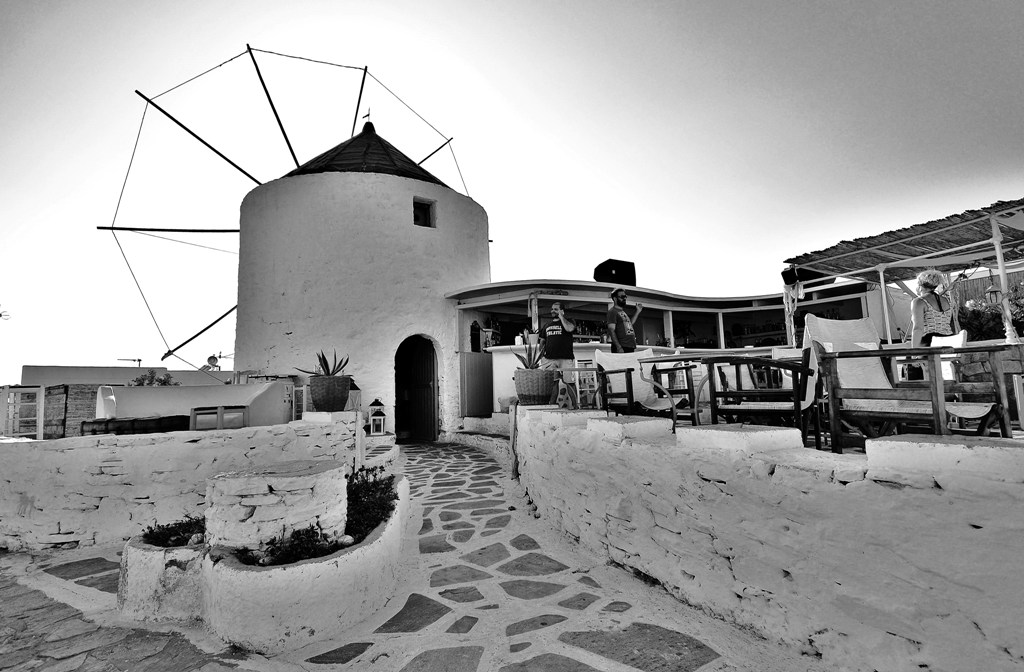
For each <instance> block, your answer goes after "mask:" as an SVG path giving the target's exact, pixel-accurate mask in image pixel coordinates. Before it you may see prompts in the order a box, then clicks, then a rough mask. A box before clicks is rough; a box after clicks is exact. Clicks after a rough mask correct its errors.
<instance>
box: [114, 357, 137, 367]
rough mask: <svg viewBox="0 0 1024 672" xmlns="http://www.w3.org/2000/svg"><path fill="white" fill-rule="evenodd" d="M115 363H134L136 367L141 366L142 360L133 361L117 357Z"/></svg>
mask: <svg viewBox="0 0 1024 672" xmlns="http://www.w3.org/2000/svg"><path fill="white" fill-rule="evenodd" d="M117 361H119V362H135V365H136V366H142V360H141V359H133V358H130V357H129V358H122V357H118V359H117Z"/></svg>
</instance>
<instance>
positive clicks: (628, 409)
mask: <svg viewBox="0 0 1024 672" xmlns="http://www.w3.org/2000/svg"><path fill="white" fill-rule="evenodd" d="M661 360H666V361H661ZM594 363H595V364H596V365H597V369H598V378H599V394H600V398H601V408H603V409H604V410H606V411H614V412H616V413H621V414H627V415H634V414H653V415H669V416H670V417H671V418H672V420H673V423H672V424H673V431H674V428H675V423H676V420H677V415H678V414H680V413H683V414H685V415H688V416H690V418H691V421H692V422H693V424H697V423H698V420H697V416H696V400H695V398H694V395H693V390H694V385H693V375H692V372H693V366H692V365H688V364H685V363H683V362H679V361H671V358H670V357H669V358H658V357H654V351H653V350H651V349H650V348H647V349H645V350H638V351H636V352H631V353H608V352H604V351H601V350H597V351H595V352H594ZM680 377H681V379H682V380H678V379H679V378H680ZM673 380H674V382H673Z"/></svg>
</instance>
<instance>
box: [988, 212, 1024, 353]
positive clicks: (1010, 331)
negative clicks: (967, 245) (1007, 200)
mask: <svg viewBox="0 0 1024 672" xmlns="http://www.w3.org/2000/svg"><path fill="white" fill-rule="evenodd" d="M988 221H989V223H990V224H991V225H992V244H993V245H994V246H995V248H996V263H997V264H999V287H1000V289H1001V290H1002V295H1003V298H1002V300H1001V301H1000V304H1001V307H1002V309H1003V328H1004V329H1005V330H1006V343H1007V344H1008V345H1020V337H1018V336H1017V330H1016V329H1014V328H1013V313H1012V312H1011V310H1010V299H1009V297H1008V296H1007V295H1006V294H1007V290H1008V289H1009V286H1010V285H1009V282H1007V280H1006V260H1005V259H1004V258H1003V232H1002V231H1000V230H999V222H997V221H996V218H995V217H989V218H988Z"/></svg>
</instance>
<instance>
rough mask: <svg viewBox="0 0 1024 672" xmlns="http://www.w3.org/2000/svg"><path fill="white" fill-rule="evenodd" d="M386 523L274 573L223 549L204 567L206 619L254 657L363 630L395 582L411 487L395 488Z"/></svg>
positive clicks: (391, 593) (399, 485)
mask: <svg viewBox="0 0 1024 672" xmlns="http://www.w3.org/2000/svg"><path fill="white" fill-rule="evenodd" d="M395 486H396V489H397V490H398V503H397V506H396V507H395V511H394V513H393V514H392V516H391V518H390V519H389V520H388V521H387V522H386V523H385V524H383V525H381V526H380V527H378V528H377V529H376V530H375V531H374V532H373V533H372V534H371V535H370V536H369V537H367V538H366V539H365V540H364V541H363V542H362V543H361V544H359V545H357V546H353V547H351V548H347V549H345V550H342V551H338V552H337V553H334V554H333V555H329V556H326V557H323V558H315V559H312V560H303V561H302V562H297V563H295V564H292V565H283V566H278V567H252V566H249V565H243V564H242V563H241V562H239V561H238V559H237V558H236V557H235V556H234V555H232V554H230V551H228V550H227V549H223V548H213V549H211V550H210V554H209V555H208V556H207V557H206V558H205V559H204V560H203V590H204V614H205V616H204V618H205V620H206V622H207V623H208V624H209V626H210V628H211V629H212V630H213V631H214V632H216V633H217V634H218V635H219V636H220V637H221V638H223V639H224V640H225V641H227V642H230V643H233V644H238V645H239V646H241V647H243V648H245V649H248V650H251V651H256V652H259V653H265V654H271V653H280V652H282V651H290V650H295V649H298V648H301V647H303V646H306V645H307V644H309V643H311V642H317V641H322V640H325V639H331V638H333V637H337V636H338V635H341V634H342V633H343V632H345V631H346V630H348V629H349V628H352V627H353V626H355V625H358V624H359V623H362V622H363V621H365V620H366V619H367V618H369V617H370V616H372V615H373V614H374V613H376V612H377V611H378V610H380V609H381V608H382V607H383V606H384V605H385V604H386V603H387V602H388V600H390V599H391V598H392V597H394V594H395V589H396V587H397V585H398V581H399V565H400V564H401V560H402V554H401V550H402V528H403V526H404V524H405V523H406V521H407V519H408V514H409V481H408V480H406V479H405V478H402V479H401V480H399V481H397V482H396V484H395Z"/></svg>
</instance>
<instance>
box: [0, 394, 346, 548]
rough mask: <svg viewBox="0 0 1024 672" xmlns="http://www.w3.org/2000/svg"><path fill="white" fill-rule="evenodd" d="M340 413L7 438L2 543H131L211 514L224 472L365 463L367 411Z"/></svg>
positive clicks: (0, 478)
mask: <svg viewBox="0 0 1024 672" xmlns="http://www.w3.org/2000/svg"><path fill="white" fill-rule="evenodd" d="M335 415H336V416H340V417H341V421H340V422H335V423H334V424H314V423H308V422H302V421H299V422H292V423H289V424H287V425H274V426H272V427H247V428H244V429H234V430H217V431H208V432H172V433H169V434H140V435H134V436H110V435H105V436H88V437H76V438H71V439H56V440H52V441H33V442H16V443H0V465H3V466H2V469H0V548H7V549H8V550H11V551H16V550H23V549H41V548H48V547H56V546H64V545H68V544H70V545H71V546H79V545H81V546H86V545H92V544H95V543H103V542H108V541H122V540H125V539H127V538H129V537H130V536H132V535H134V534H138V533H140V532H141V531H142V530H143V529H144V528H145V527H146V526H148V525H151V524H153V523H154V522H158V523H169V522H174V521H176V520H180V519H181V518H182V517H183V516H184V514H186V513H191V514H193V515H202V513H203V506H204V503H205V502H204V498H205V492H206V479H207V478H209V477H211V476H214V475H216V474H220V473H224V472H227V471H237V470H242V469H247V468H249V467H252V466H255V465H265V464H273V463H277V462H285V461H292V460H308V459H312V460H327V459H332V460H338V461H339V462H343V463H345V464H347V465H351V464H352V461H353V459H356V460H357V461H361V456H362V454H363V453H362V442H363V440H364V436H363V432H362V429H361V425H362V422H361V421H360V418H361V414H360V413H358V412H347V413H342V414H335ZM357 466H358V465H357Z"/></svg>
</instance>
